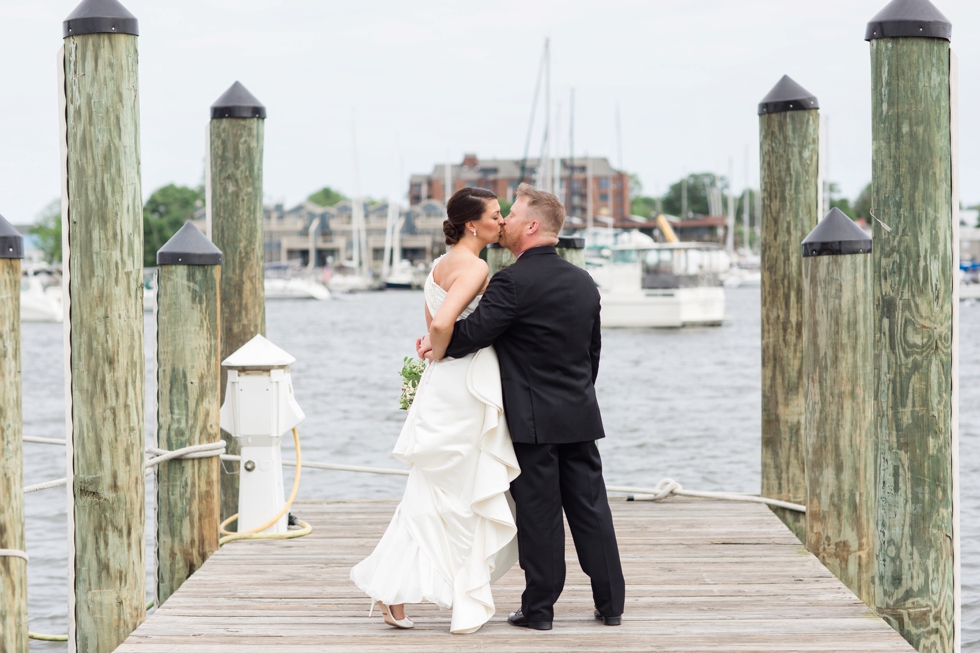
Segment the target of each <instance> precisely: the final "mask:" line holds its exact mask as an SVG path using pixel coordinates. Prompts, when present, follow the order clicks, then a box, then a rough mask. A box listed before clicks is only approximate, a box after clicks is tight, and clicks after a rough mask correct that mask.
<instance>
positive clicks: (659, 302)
mask: <svg viewBox="0 0 980 653" xmlns="http://www.w3.org/2000/svg"><path fill="white" fill-rule="evenodd" d="M730 266H731V259H730V258H729V257H728V254H727V253H726V252H725V250H724V249H722V248H721V246H719V245H714V244H712V243H696V242H677V243H647V244H631V245H614V246H612V247H609V248H604V249H602V250H601V256H599V257H594V256H593V257H590V258H587V259H586V269H587V270H588V271H589V273H590V274H591V275H592V279H593V280H594V281H595V283H596V285H597V286H598V287H599V293H600V295H601V296H602V313H601V315H600V319H601V322H602V326H604V327H685V326H719V325H721V323H722V321H723V320H724V319H725V291H724V289H723V288H722V284H721V279H722V275H724V274H725V273H726V272H727V271H728V269H729V267H730Z"/></svg>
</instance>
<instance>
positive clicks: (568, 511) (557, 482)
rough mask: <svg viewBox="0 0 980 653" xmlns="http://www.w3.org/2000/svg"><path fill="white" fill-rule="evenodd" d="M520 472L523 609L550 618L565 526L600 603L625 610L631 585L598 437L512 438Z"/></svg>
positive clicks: (559, 584)
mask: <svg viewBox="0 0 980 653" xmlns="http://www.w3.org/2000/svg"><path fill="white" fill-rule="evenodd" d="M514 452H515V453H516V454H517V460H518V462H519V463H520V465H521V475H520V476H518V477H517V478H516V479H514V481H513V482H512V483H511V485H510V491H511V494H512V495H513V497H514V502H515V503H516V504H517V544H518V549H519V552H520V564H521V569H523V570H524V576H525V583H526V589H525V590H524V596H523V598H522V600H521V608H522V610H523V611H524V614H525V615H526V616H527V618H528V619H529V620H531V621H552V620H553V619H554V604H555V601H557V600H558V597H559V595H560V594H561V592H562V589H563V588H564V586H565V527H564V523H563V522H562V508H564V511H565V517H566V518H567V519H568V527H569V529H570V530H571V532H572V540H574V542H575V551H576V552H577V553H578V560H579V564H580V565H581V566H582V570H583V571H585V573H586V574H588V576H589V578H590V579H591V581H592V596H593V598H594V599H595V605H596V608H598V609H599V612H601V613H602V614H603V615H605V616H609V617H614V616H619V615H621V614H623V606H624V603H625V601H626V583H625V581H624V580H623V568H622V565H621V563H620V560H619V547H618V546H617V544H616V532H615V530H614V529H613V520H612V513H611V512H610V510H609V500H608V498H607V496H606V484H605V482H604V481H603V479H602V460H601V459H600V458H599V449H598V447H596V444H595V442H594V441H592V440H589V441H587V442H575V443H571V444H523V443H519V442H515V443H514Z"/></svg>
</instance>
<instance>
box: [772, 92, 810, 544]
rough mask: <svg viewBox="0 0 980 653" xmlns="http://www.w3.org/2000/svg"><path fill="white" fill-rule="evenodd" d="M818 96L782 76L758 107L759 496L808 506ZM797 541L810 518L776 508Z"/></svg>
mask: <svg viewBox="0 0 980 653" xmlns="http://www.w3.org/2000/svg"><path fill="white" fill-rule="evenodd" d="M818 109H819V104H818V102H817V98H816V97H815V96H814V95H813V94H812V93H810V92H809V91H807V90H806V89H805V88H803V87H802V86H800V85H799V84H797V83H796V82H794V81H793V80H792V79H790V78H789V77H788V76H786V75H784V76H783V78H782V79H780V80H779V83H777V84H776V86H774V87H773V89H772V90H771V91H769V94H768V95H767V96H766V97H765V98H763V100H762V102H761V103H760V104H759V163H760V165H761V173H760V186H761V189H760V190H761V193H762V244H761V251H762V495H763V496H766V497H770V498H772V499H782V500H783V501H792V502H793V503H804V502H805V501H806V480H805V478H804V462H803V461H804V451H803V259H802V257H801V256H800V242H801V241H802V240H803V239H804V238H805V237H806V235H807V234H808V233H810V230H811V229H813V228H814V227H815V226H816V225H817V219H818V213H817V212H818V210H819V207H818V188H819V183H820V181H819V174H818V163H819V160H818V159H819V149H820V142H819V132H820V114H819V111H818ZM773 512H775V513H776V514H777V515H778V516H779V518H780V519H782V520H783V523H785V524H786V525H787V526H788V527H789V528H790V530H792V531H793V533H795V534H796V536H797V537H798V538H800V541H804V540H805V538H806V516H805V515H802V514H800V513H796V512H792V511H790V510H785V509H783V508H773Z"/></svg>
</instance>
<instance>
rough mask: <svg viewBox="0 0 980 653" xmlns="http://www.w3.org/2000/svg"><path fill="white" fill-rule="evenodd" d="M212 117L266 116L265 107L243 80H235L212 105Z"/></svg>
mask: <svg viewBox="0 0 980 653" xmlns="http://www.w3.org/2000/svg"><path fill="white" fill-rule="evenodd" d="M211 118H212V119H214V118H265V107H264V106H263V105H262V103H261V102H259V101H258V100H257V99H256V98H255V96H254V95H252V94H251V93H249V92H248V89H247V88H245V87H244V86H242V83H241V82H235V83H234V84H232V85H231V88H229V89H228V90H227V91H225V92H224V95H222V96H221V97H219V98H218V101H217V102H215V103H214V104H212V105H211Z"/></svg>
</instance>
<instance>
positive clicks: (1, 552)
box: [0, 549, 31, 562]
mask: <svg viewBox="0 0 980 653" xmlns="http://www.w3.org/2000/svg"><path fill="white" fill-rule="evenodd" d="M0 558H23V559H24V561H25V562H30V561H31V558H30V556H28V555H27V552H26V551H21V550H20V549H0Z"/></svg>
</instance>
